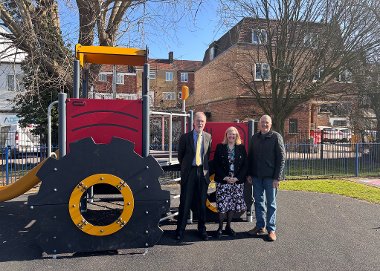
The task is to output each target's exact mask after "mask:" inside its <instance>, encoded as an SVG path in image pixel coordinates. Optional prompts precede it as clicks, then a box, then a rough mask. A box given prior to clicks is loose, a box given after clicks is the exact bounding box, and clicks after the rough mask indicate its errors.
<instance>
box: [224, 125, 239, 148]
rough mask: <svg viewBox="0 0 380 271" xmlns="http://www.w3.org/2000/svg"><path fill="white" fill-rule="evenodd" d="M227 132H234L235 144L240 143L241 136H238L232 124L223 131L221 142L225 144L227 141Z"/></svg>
mask: <svg viewBox="0 0 380 271" xmlns="http://www.w3.org/2000/svg"><path fill="white" fill-rule="evenodd" d="M229 132H233V133H235V134H236V139H235V144H236V145H240V144H241V143H242V141H241V138H240V134H239V132H238V130H237V129H236V128H235V127H233V126H231V127H228V128H227V130H226V132H225V133H224V138H223V142H222V143H223V144H227V143H228V139H227V134H228V133H229Z"/></svg>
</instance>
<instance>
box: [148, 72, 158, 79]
mask: <svg viewBox="0 0 380 271" xmlns="http://www.w3.org/2000/svg"><path fill="white" fill-rule="evenodd" d="M156 78H157V77H156V71H152V70H150V71H149V79H151V80H154V79H156Z"/></svg>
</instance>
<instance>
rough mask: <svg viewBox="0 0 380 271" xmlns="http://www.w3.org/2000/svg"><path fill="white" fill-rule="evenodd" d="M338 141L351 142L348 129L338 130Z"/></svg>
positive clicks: (350, 132) (350, 133)
mask: <svg viewBox="0 0 380 271" xmlns="http://www.w3.org/2000/svg"><path fill="white" fill-rule="evenodd" d="M338 139H339V141H340V142H351V139H352V131H351V129H349V128H340V129H339V132H338Z"/></svg>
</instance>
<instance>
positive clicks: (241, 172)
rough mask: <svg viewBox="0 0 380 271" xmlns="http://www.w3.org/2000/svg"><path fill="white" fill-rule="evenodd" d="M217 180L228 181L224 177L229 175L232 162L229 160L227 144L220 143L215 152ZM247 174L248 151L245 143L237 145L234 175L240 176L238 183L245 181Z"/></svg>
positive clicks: (218, 181) (220, 181) (219, 181)
mask: <svg viewBox="0 0 380 271" xmlns="http://www.w3.org/2000/svg"><path fill="white" fill-rule="evenodd" d="M213 161H214V167H215V178H214V180H215V182H217V183H223V184H225V183H227V182H226V181H224V180H223V179H224V177H226V176H228V173H229V171H230V164H229V161H228V150H227V146H226V144H218V145H217V146H216V150H215V154H214V160H213ZM246 175H247V151H246V150H245V147H244V145H235V161H234V176H235V177H236V178H238V180H239V181H238V182H237V183H244V182H245V180H246Z"/></svg>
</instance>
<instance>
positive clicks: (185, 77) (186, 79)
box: [181, 72, 189, 82]
mask: <svg viewBox="0 0 380 271" xmlns="http://www.w3.org/2000/svg"><path fill="white" fill-rule="evenodd" d="M181 82H189V73H188V72H181Z"/></svg>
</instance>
